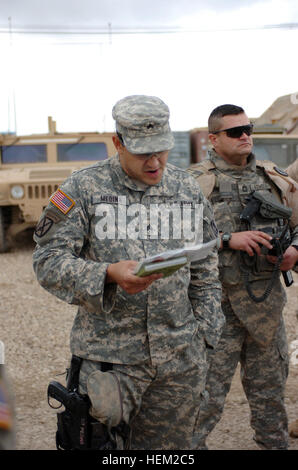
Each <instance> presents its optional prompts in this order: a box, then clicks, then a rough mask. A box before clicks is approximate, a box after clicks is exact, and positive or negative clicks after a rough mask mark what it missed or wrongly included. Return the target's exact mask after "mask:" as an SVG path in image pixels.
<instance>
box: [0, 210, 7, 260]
mask: <svg viewBox="0 0 298 470" xmlns="http://www.w3.org/2000/svg"><path fill="white" fill-rule="evenodd" d="M6 251H8V242H7V238H6V230H5V223H4V212H3V207H0V253H5V252H6Z"/></svg>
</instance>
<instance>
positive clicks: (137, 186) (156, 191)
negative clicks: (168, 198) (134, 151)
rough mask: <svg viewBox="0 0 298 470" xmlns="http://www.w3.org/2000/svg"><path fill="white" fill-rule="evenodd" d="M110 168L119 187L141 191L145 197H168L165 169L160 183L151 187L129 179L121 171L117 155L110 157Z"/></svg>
mask: <svg viewBox="0 0 298 470" xmlns="http://www.w3.org/2000/svg"><path fill="white" fill-rule="evenodd" d="M111 166H112V169H113V172H114V174H115V175H116V178H117V180H118V184H119V185H120V186H122V187H123V186H125V187H127V188H129V189H132V190H133V191H143V192H146V194H147V195H163V194H164V195H169V189H168V188H167V187H165V185H164V181H165V179H166V178H165V177H166V174H167V167H166V168H165V170H164V174H163V177H162V179H161V181H160V182H159V183H157V184H154V185H152V186H151V185H147V184H144V183H142V182H141V181H137V180H134V179H133V178H130V176H128V174H127V173H125V171H124V170H123V168H122V166H121V163H120V159H119V155H118V154H117V155H115V157H111Z"/></svg>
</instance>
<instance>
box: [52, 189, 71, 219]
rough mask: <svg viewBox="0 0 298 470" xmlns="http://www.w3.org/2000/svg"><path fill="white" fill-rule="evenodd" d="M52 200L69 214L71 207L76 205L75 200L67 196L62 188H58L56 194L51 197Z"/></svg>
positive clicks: (62, 210) (64, 212)
mask: <svg viewBox="0 0 298 470" xmlns="http://www.w3.org/2000/svg"><path fill="white" fill-rule="evenodd" d="M50 201H51V202H52V203H53V204H54V205H55V206H56V207H57V208H58V209H59V210H60V211H61V212H63V214H67V213H68V212H69V211H70V209H71V208H72V207H73V206H74V205H75V202H74V201H73V200H72V199H71V198H70V197H69V196H67V195H66V194H65V193H64V192H63V191H61V189H57V191H56V192H55V194H53V196H52V197H51V198H50Z"/></svg>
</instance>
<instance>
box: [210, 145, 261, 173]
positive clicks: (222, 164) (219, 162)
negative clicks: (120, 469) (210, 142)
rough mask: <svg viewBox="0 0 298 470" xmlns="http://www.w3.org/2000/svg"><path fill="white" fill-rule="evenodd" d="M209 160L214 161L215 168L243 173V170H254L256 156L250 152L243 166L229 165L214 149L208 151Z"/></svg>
mask: <svg viewBox="0 0 298 470" xmlns="http://www.w3.org/2000/svg"><path fill="white" fill-rule="evenodd" d="M209 157H210V160H211V161H212V162H213V163H214V165H215V166H216V168H218V169H219V170H222V171H229V172H232V173H238V174H239V173H241V174H242V173H243V172H245V171H248V172H251V171H252V172H255V171H256V157H255V155H254V154H253V153H251V154H250V155H249V156H248V158H247V164H246V165H245V166H238V165H231V164H230V163H227V162H226V161H225V160H224V159H223V158H222V157H220V156H219V155H218V154H217V153H216V152H215V150H214V149H212V150H210V151H209Z"/></svg>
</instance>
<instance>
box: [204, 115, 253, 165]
mask: <svg viewBox="0 0 298 470" xmlns="http://www.w3.org/2000/svg"><path fill="white" fill-rule="evenodd" d="M249 124H250V121H249V119H248V117H247V116H246V114H245V113H241V114H237V115H229V116H224V117H223V118H221V120H220V127H219V129H218V130H219V131H220V130H221V129H230V128H233V127H238V126H245V125H249ZM209 138H210V141H211V143H212V145H213V148H214V150H215V151H216V153H217V154H218V155H220V156H221V157H222V158H223V159H224V160H226V161H227V162H229V163H232V164H234V165H245V164H246V160H247V157H248V155H249V154H250V153H251V151H252V146H253V140H252V136H251V135H250V136H249V135H247V134H245V133H244V132H243V133H242V135H241V136H240V137H236V138H235V137H234V138H233V137H229V136H228V135H227V133H226V132H219V133H218V134H210V135H209Z"/></svg>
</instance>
